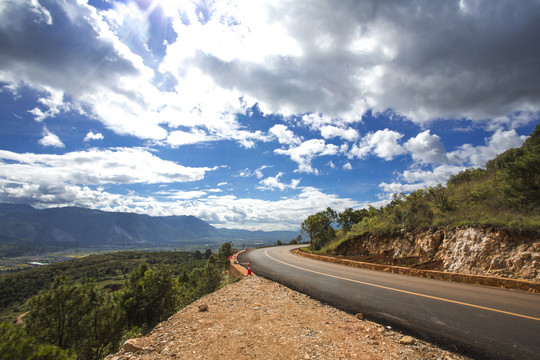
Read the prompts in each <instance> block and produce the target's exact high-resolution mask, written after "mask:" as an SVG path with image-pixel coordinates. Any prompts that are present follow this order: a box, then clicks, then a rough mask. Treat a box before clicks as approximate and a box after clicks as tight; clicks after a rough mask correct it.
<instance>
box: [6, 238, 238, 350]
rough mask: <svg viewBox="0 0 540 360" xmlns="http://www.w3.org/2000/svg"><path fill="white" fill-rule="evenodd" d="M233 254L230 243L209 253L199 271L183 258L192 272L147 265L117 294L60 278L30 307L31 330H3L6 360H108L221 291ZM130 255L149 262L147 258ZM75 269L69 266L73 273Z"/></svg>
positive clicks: (92, 284)
mask: <svg viewBox="0 0 540 360" xmlns="http://www.w3.org/2000/svg"><path fill="white" fill-rule="evenodd" d="M232 252H233V249H232V243H230V242H229V243H226V244H224V245H223V246H222V247H221V248H220V251H219V253H218V254H217V255H216V254H212V253H211V252H207V253H206V254H207V255H208V258H207V259H206V258H205V259H201V260H200V261H201V262H202V264H204V265H203V266H193V265H194V264H199V263H198V262H193V261H191V260H190V259H193V256H192V255H191V254H186V253H183V254H184V255H183V257H182V258H183V259H184V260H186V262H187V263H188V264H191V265H192V266H191V267H190V266H186V264H174V263H171V262H169V263H168V264H160V261H154V263H156V265H157V266H151V265H150V264H149V263H148V262H142V263H140V264H138V265H137V266H136V267H135V268H134V269H133V270H132V271H131V273H130V274H129V276H128V278H127V280H125V281H124V282H123V286H122V289H121V290H120V291H117V292H109V291H107V290H106V289H104V288H103V287H101V286H100V285H98V283H97V282H96V281H95V280H94V279H92V278H89V277H85V278H79V279H75V278H74V277H68V276H66V275H65V274H61V275H59V276H56V277H55V278H54V280H53V281H52V283H51V284H50V286H48V287H46V288H44V289H42V290H41V291H39V293H38V294H37V295H34V296H33V297H31V299H30V300H29V301H28V307H29V314H28V315H27V317H26V318H25V323H26V324H27V326H26V327H25V328H16V327H13V326H12V325H11V324H7V323H4V324H2V325H1V329H0V330H2V333H3V335H1V336H0V360H1V359H71V358H76V359H102V358H103V357H104V356H105V355H107V354H109V353H111V352H112V351H116V350H117V349H118V347H119V345H120V344H121V341H122V339H125V338H128V337H131V336H134V335H136V334H137V333H139V332H142V333H146V332H148V331H150V330H151V329H152V328H153V327H154V326H155V325H156V324H157V323H159V322H161V321H163V320H165V319H167V318H168V317H169V316H171V315H172V314H174V313H175V312H176V311H178V310H179V309H180V308H182V307H184V306H186V305H188V304H189V303H191V302H192V301H194V300H196V299H197V298H199V297H201V296H203V295H205V294H208V293H210V292H213V291H215V290H216V289H218V288H219V287H220V286H221V285H222V283H223V281H224V277H223V275H222V272H223V270H224V269H225V266H226V264H227V262H226V259H227V258H228V257H229V256H230V254H231V253H232ZM130 255H133V257H136V256H139V255H141V257H144V253H143V254H140V253H130ZM161 255H162V254H159V255H157V254H155V257H153V256H151V257H150V259H153V260H156V259H157V258H160V256H161ZM172 257H174V256H172ZM68 263H71V262H68ZM72 266H73V263H71V264H68V269H72ZM102 266H105V265H102ZM66 273H69V272H68V271H66ZM75 273H76V272H75ZM15 342H16V343H15ZM19 343H20V344H32V346H20V345H18V344H19Z"/></svg>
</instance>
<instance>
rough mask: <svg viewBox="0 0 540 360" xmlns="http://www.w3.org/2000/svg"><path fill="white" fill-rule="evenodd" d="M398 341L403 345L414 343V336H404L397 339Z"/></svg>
mask: <svg viewBox="0 0 540 360" xmlns="http://www.w3.org/2000/svg"><path fill="white" fill-rule="evenodd" d="M399 343H400V344H403V345H414V338H412V337H411V336H404V337H402V338H401V340H399Z"/></svg>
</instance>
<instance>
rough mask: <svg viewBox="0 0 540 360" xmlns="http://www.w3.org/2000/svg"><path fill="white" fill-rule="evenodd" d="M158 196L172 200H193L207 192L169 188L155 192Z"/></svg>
mask: <svg viewBox="0 0 540 360" xmlns="http://www.w3.org/2000/svg"><path fill="white" fill-rule="evenodd" d="M154 195H156V196H160V197H165V198H167V199H171V200H191V199H198V198H201V197H205V196H206V195H207V193H206V192H205V191H200V190H192V191H182V190H167V191H158V192H156V193H154Z"/></svg>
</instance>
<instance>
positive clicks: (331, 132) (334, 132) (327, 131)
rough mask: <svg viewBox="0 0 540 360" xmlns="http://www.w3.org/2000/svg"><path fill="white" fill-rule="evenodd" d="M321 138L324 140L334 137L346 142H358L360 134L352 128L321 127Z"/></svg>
mask: <svg viewBox="0 0 540 360" xmlns="http://www.w3.org/2000/svg"><path fill="white" fill-rule="evenodd" d="M320 130H321V136H322V137H323V138H325V139H331V138H335V137H339V138H342V139H344V140H347V141H355V140H358V138H359V137H360V134H359V133H358V131H356V130H355V129H353V128H347V129H344V128H340V127H336V126H332V125H326V126H323V127H321V129H320Z"/></svg>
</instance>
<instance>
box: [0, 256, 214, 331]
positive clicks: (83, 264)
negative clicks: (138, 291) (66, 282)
mask: <svg viewBox="0 0 540 360" xmlns="http://www.w3.org/2000/svg"><path fill="white" fill-rule="evenodd" d="M205 262H206V259H205V258H204V257H201V256H196V255H194V254H192V253H188V252H180V251H162V252H134V251H123V252H114V253H107V254H100V255H90V256H86V257H82V258H80V259H73V260H69V261H64V262H61V263H56V264H49V265H47V266H40V267H35V268H32V269H28V270H24V271H18V272H14V273H0V322H2V321H6V320H12V318H13V315H14V314H20V313H22V312H24V311H26V305H25V302H26V300H27V299H29V298H30V297H31V296H33V295H35V294H37V293H38V292H39V291H40V290H42V289H45V288H48V287H49V286H50V284H51V283H52V282H53V280H54V278H55V277H56V276H58V275H65V276H67V277H68V278H69V279H71V280H72V281H79V282H84V281H85V280H87V279H95V280H96V281H97V282H98V283H99V284H100V285H101V286H102V287H105V286H108V285H111V284H122V282H123V281H124V280H125V279H127V276H128V274H129V273H130V272H131V271H133V270H134V269H135V268H136V267H137V266H139V265H141V264H143V263H148V264H150V265H151V266H163V265H168V266H169V267H170V268H171V271H172V272H173V274H175V275H181V274H182V273H183V272H184V271H187V272H189V271H191V270H192V269H194V268H196V267H202V266H203V265H204V264H205Z"/></svg>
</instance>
